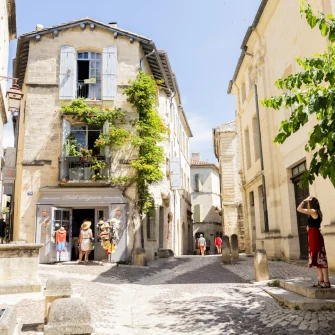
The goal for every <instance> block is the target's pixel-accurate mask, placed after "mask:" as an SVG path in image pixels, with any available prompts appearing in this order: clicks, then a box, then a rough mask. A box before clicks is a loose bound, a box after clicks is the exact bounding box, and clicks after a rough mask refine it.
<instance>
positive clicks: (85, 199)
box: [35, 188, 128, 263]
mask: <svg viewBox="0 0 335 335" xmlns="http://www.w3.org/2000/svg"><path fill="white" fill-rule="evenodd" d="M100 220H117V221H118V223H119V232H118V240H117V241H116V250H115V251H114V252H113V253H112V254H110V255H108V254H107V253H106V251H105V250H104V249H103V247H102V245H101V241H100V239H99V232H98V225H97V224H98V222H99V221H100ZM83 221H90V222H91V223H92V225H91V229H92V232H93V236H94V240H93V244H94V248H93V250H92V251H91V252H90V255H89V259H90V260H95V261H101V260H109V261H111V262H119V261H125V260H126V259H127V258H128V254H127V244H128V243H127V241H128V236H127V233H128V232H127V229H128V223H127V221H128V203H127V201H126V199H125V198H124V197H123V196H122V194H121V192H120V191H118V190H115V189H111V188H102V189H94V190H92V189H83V188H71V189H70V188H68V189H64V188H45V189H42V190H41V196H40V198H39V200H38V202H37V208H36V230H35V241H36V243H42V244H43V245H44V247H43V248H42V249H41V250H40V263H54V262H58V261H61V262H63V261H64V262H65V261H71V260H72V261H74V260H77V259H78V237H79V233H80V227H81V224H82V223H83ZM64 230H65V234H66V236H64V234H60V233H61V232H64ZM59 236H64V244H63V245H62V250H61V251H60V252H59V251H57V248H59V245H60V244H59V241H61V238H59Z"/></svg>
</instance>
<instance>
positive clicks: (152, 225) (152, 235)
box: [147, 208, 156, 240]
mask: <svg viewBox="0 0 335 335" xmlns="http://www.w3.org/2000/svg"><path fill="white" fill-rule="evenodd" d="M147 239H149V240H155V239H156V211H155V208H152V209H150V212H149V213H148V214H147Z"/></svg>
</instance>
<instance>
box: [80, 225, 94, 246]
mask: <svg viewBox="0 0 335 335" xmlns="http://www.w3.org/2000/svg"><path fill="white" fill-rule="evenodd" d="M91 234H92V230H91V229H87V230H83V229H82V230H81V236H82V240H81V245H80V249H81V250H82V251H90V250H91Z"/></svg>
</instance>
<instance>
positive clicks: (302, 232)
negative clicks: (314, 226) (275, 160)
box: [293, 178, 309, 259]
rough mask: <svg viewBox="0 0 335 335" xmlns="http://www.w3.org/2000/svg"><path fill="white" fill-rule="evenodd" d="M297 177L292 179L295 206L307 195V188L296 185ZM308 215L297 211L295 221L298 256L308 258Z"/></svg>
mask: <svg viewBox="0 0 335 335" xmlns="http://www.w3.org/2000/svg"><path fill="white" fill-rule="evenodd" d="M298 182H299V178H297V179H294V180H293V183H294V194H295V203H296V207H298V206H299V204H300V203H301V202H302V201H303V200H304V199H306V198H307V197H308V196H309V189H305V190H303V189H301V188H300V187H299V186H298ZM307 221H308V215H306V214H302V213H299V212H297V223H298V233H299V243H300V258H302V259H308V234H307V230H306V226H307Z"/></svg>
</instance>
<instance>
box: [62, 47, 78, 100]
mask: <svg viewBox="0 0 335 335" xmlns="http://www.w3.org/2000/svg"><path fill="white" fill-rule="evenodd" d="M75 68H76V51H75V49H74V47H71V46H68V45H62V46H61V51H60V66H59V99H60V100H73V99H75V88H76V85H75V79H76V74H75Z"/></svg>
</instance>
